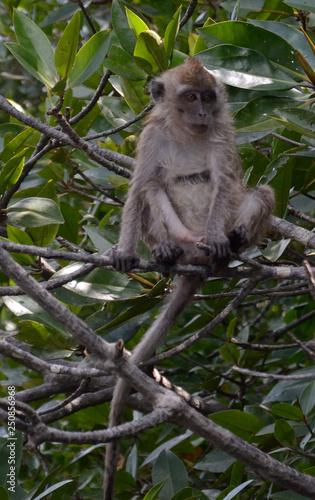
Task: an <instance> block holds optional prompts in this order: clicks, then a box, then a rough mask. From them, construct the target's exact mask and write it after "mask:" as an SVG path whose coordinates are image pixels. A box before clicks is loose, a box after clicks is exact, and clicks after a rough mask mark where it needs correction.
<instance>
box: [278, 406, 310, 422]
mask: <svg viewBox="0 0 315 500" xmlns="http://www.w3.org/2000/svg"><path fill="white" fill-rule="evenodd" d="M271 412H272V414H273V415H277V416H278V417H282V418H286V419H288V420H302V421H303V413H302V412H301V410H300V408H298V407H297V406H293V405H289V404H288V403H278V404H277V405H274V406H273V407H272V408H271Z"/></svg>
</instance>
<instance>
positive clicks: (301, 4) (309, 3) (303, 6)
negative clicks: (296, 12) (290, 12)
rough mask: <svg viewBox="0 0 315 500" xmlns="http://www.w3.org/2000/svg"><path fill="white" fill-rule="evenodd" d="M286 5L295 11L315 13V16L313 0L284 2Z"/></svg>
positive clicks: (287, 0) (285, 0)
mask: <svg viewBox="0 0 315 500" xmlns="http://www.w3.org/2000/svg"><path fill="white" fill-rule="evenodd" d="M284 3H286V4H287V5H290V7H294V8H295V9H300V10H305V11H309V12H313V14H315V6H314V2H313V0H303V1H301V0H284Z"/></svg>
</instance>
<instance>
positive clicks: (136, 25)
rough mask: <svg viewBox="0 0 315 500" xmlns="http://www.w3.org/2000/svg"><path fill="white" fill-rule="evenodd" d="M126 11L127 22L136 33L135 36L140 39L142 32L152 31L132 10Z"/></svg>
mask: <svg viewBox="0 0 315 500" xmlns="http://www.w3.org/2000/svg"><path fill="white" fill-rule="evenodd" d="M125 9H126V16H127V21H128V24H129V26H130V28H131V29H132V31H133V32H134V34H135V35H136V36H137V37H138V35H140V33H142V31H148V30H150V27H149V26H148V25H147V24H146V23H145V22H144V21H142V19H140V17H138V16H137V14H135V13H134V12H132V10H129V9H128V8H127V7H126V8H125Z"/></svg>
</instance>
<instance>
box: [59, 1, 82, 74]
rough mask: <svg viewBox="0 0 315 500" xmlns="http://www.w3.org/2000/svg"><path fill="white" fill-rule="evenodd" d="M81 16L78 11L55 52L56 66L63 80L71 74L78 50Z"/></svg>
mask: <svg viewBox="0 0 315 500" xmlns="http://www.w3.org/2000/svg"><path fill="white" fill-rule="evenodd" d="M80 25H81V16H80V13H79V11H77V12H76V13H75V14H74V16H73V18H72V19H71V21H70V23H69V24H68V25H67V27H66V29H65V30H64V32H63V34H62V36H61V38H60V40H59V42H58V45H57V47H56V51H55V66H56V70H57V71H58V73H59V75H60V76H61V78H64V77H65V76H67V75H68V74H69V72H70V71H71V68H72V66H73V63H74V59H75V56H76V52H77V49H78V43H79V35H80Z"/></svg>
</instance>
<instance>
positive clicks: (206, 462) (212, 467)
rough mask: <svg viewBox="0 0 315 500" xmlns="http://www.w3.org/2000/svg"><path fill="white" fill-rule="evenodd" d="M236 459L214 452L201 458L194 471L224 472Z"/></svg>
mask: <svg viewBox="0 0 315 500" xmlns="http://www.w3.org/2000/svg"><path fill="white" fill-rule="evenodd" d="M235 462H236V459H235V458H233V457H231V456H230V455H228V454H227V453H225V452H224V451H219V450H214V451H211V452H210V453H208V454H207V455H206V456H205V457H203V458H202V459H201V460H200V461H199V462H198V463H197V464H196V465H195V469H197V470H202V471H205V472H211V473H221V472H225V471H226V470H227V469H228V468H229V467H230V466H231V465H232V464H234V463H235Z"/></svg>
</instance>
